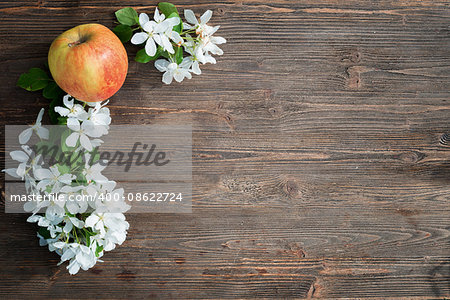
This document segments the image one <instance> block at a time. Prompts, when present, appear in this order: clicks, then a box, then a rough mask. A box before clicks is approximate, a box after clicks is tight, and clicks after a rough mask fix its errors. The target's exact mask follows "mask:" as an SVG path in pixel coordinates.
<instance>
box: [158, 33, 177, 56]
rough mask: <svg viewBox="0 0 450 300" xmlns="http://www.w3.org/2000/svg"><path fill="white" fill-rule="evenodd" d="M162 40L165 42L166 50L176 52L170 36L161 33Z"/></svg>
mask: <svg viewBox="0 0 450 300" xmlns="http://www.w3.org/2000/svg"><path fill="white" fill-rule="evenodd" d="M161 41H162V44H163V48H164V50H166V51H167V52H169V53H172V54H173V53H175V51H174V50H173V47H172V43H171V42H170V41H169V38H168V37H167V36H166V35H161Z"/></svg>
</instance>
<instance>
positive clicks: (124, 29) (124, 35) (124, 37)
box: [113, 24, 133, 43]
mask: <svg viewBox="0 0 450 300" xmlns="http://www.w3.org/2000/svg"><path fill="white" fill-rule="evenodd" d="M113 32H114V33H115V34H116V35H117V37H118V38H119V39H120V41H121V42H122V43H126V42H128V41H129V40H130V39H131V36H132V35H133V29H131V27H130V26H128V25H123V24H120V25H117V26H116V27H114V29H113Z"/></svg>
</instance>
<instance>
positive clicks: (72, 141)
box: [66, 132, 80, 147]
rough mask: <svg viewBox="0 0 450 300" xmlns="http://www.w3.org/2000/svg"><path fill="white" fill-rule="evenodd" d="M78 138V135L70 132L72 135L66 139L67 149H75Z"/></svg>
mask: <svg viewBox="0 0 450 300" xmlns="http://www.w3.org/2000/svg"><path fill="white" fill-rule="evenodd" d="M79 138H80V134H79V133H78V132H72V134H70V135H69V136H68V137H67V138H66V145H67V146H69V147H75V145H76V144H77V142H78V139H79Z"/></svg>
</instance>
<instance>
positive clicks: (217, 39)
mask: <svg viewBox="0 0 450 300" xmlns="http://www.w3.org/2000/svg"><path fill="white" fill-rule="evenodd" d="M226 42H227V40H226V39H224V38H223V37H221V36H212V37H211V43H214V44H216V45H220V44H225V43H226Z"/></svg>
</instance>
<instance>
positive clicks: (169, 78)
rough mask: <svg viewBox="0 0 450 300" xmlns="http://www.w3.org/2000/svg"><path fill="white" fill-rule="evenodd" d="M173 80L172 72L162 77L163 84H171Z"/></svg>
mask: <svg viewBox="0 0 450 300" xmlns="http://www.w3.org/2000/svg"><path fill="white" fill-rule="evenodd" d="M172 79H173V74H172V73H171V72H165V73H164V74H163V76H162V82H164V83H165V84H171V83H172Z"/></svg>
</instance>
